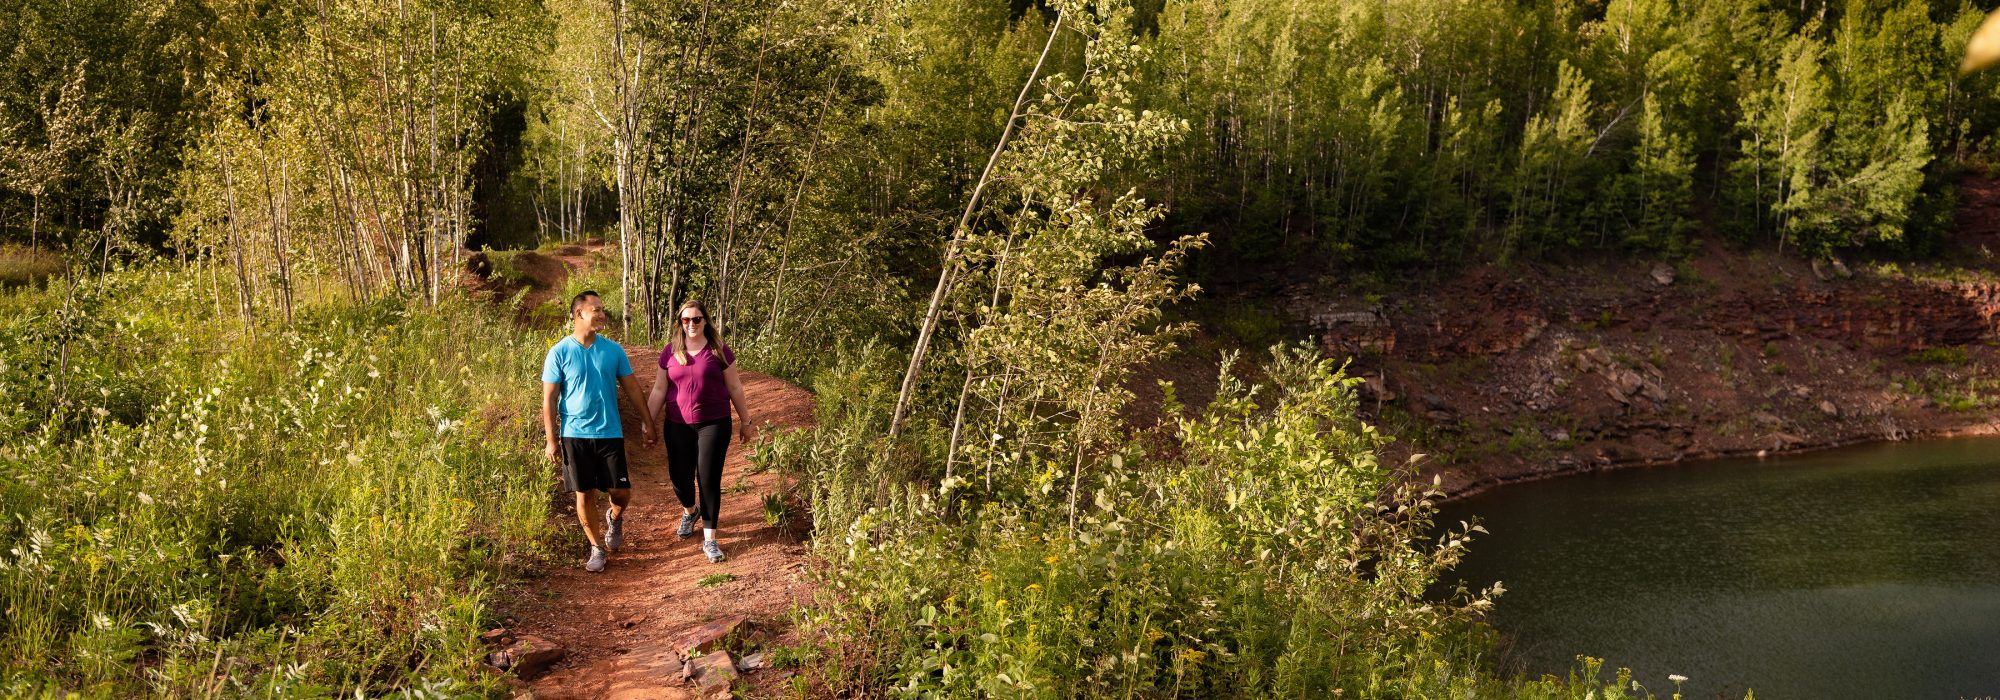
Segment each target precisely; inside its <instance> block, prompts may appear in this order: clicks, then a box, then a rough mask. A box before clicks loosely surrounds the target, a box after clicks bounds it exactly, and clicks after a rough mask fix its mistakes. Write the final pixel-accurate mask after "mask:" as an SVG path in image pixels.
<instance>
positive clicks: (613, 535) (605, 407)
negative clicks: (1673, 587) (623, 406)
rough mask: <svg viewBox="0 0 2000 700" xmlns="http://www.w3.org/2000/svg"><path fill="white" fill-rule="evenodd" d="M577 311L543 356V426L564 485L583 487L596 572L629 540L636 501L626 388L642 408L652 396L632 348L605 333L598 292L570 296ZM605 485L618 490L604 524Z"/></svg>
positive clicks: (644, 427)
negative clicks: (628, 458) (636, 369)
mask: <svg viewBox="0 0 2000 700" xmlns="http://www.w3.org/2000/svg"><path fill="white" fill-rule="evenodd" d="M569 317H570V325H571V327H572V330H571V331H570V335H569V337H567V338H563V339H562V340H561V341H560V342H557V343H556V344H555V347H552V348H549V354H548V356H547V357H546V358H544V359H543V360H542V430H543V432H544V433H545V434H546V435H547V436H548V439H549V441H548V449H547V451H546V455H547V457H548V458H549V461H552V462H558V463H560V464H561V465H562V481H563V488H564V489H566V490H568V491H571V492H574V493H575V494H576V517H577V519H578V520H581V521H583V533H584V535H585V536H586V537H588V538H589V539H590V559H589V560H587V561H586V562H585V563H584V565H583V568H584V570H586V571H590V572H593V573H594V572H598V571H603V570H604V559H605V556H606V552H607V551H615V550H617V549H618V548H619V547H620V546H622V545H624V544H625V507H626V506H627V505H630V504H631V502H632V479H631V477H630V476H629V475H628V474H626V468H625V432H624V430H623V428H621V426H620V424H619V417H618V395H619V394H620V393H621V392H622V393H623V394H624V395H625V400H627V401H630V402H632V406H633V407H635V408H637V409H638V410H639V412H640V413H642V414H644V413H646V402H645V400H644V399H641V398H639V397H641V396H644V394H641V393H639V382H637V381H635V380H633V379H632V361H631V360H629V359H627V358H626V357H625V348H622V347H619V345H618V344H617V343H614V342H611V339H610V338H605V337H602V336H599V335H598V334H597V331H598V329H600V328H603V327H604V325H605V323H606V321H607V320H608V319H607V318H606V316H605V314H604V301H603V300H602V299H600V298H598V296H597V292H584V293H582V294H578V295H576V297H575V298H573V299H570V301H569ZM558 421H560V428H558ZM652 426H653V417H652V416H651V415H649V414H648V415H646V416H645V420H643V421H640V423H639V431H640V432H641V434H643V435H644V436H645V437H646V438H647V439H648V440H650V439H651V438H652V434H653V428H652ZM599 491H604V492H607V493H609V494H610V495H611V506H610V507H609V508H606V509H605V510H604V522H603V525H604V529H603V530H602V531H601V532H600V531H599V529H598V520H597V510H598V505H597V492H599Z"/></svg>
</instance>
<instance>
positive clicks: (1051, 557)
mask: <svg viewBox="0 0 2000 700" xmlns="http://www.w3.org/2000/svg"><path fill="white" fill-rule="evenodd" d="M1061 560H1062V557H1058V556H1056V555H1054V554H1051V555H1048V556H1046V557H1042V561H1043V562H1046V563H1049V564H1054V563H1056V562H1058V561H1061Z"/></svg>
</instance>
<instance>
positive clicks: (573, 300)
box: [569, 289, 597, 318]
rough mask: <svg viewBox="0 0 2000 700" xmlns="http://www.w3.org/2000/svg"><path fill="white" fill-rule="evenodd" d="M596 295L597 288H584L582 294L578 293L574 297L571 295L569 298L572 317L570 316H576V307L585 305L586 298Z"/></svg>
mask: <svg viewBox="0 0 2000 700" xmlns="http://www.w3.org/2000/svg"><path fill="white" fill-rule="evenodd" d="M594 296H597V291H596V290H592V289H586V290H583V293H581V294H578V295H576V296H573V297H570V298H569V317H570V318H576V307H579V306H583V300H585V299H589V298H591V297H594Z"/></svg>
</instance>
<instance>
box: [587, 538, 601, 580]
mask: <svg viewBox="0 0 2000 700" xmlns="http://www.w3.org/2000/svg"><path fill="white" fill-rule="evenodd" d="M583 570H584V571H588V572H590V573H593V574H594V573H597V572H599V571H603V570H604V550H603V549H601V548H599V547H598V546H597V545H591V546H590V561H587V562H584V563H583Z"/></svg>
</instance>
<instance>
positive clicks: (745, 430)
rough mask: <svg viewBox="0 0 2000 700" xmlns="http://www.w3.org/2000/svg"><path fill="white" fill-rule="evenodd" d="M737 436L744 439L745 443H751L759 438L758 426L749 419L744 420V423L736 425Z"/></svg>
mask: <svg viewBox="0 0 2000 700" xmlns="http://www.w3.org/2000/svg"><path fill="white" fill-rule="evenodd" d="M736 437H737V438H738V439H741V440H742V441H743V444H745V445H748V444H750V443H751V442H752V441H754V440H756V439H757V426H756V425H753V424H751V423H750V421H747V420H746V421H743V422H742V423H738V424H737V425H736Z"/></svg>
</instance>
